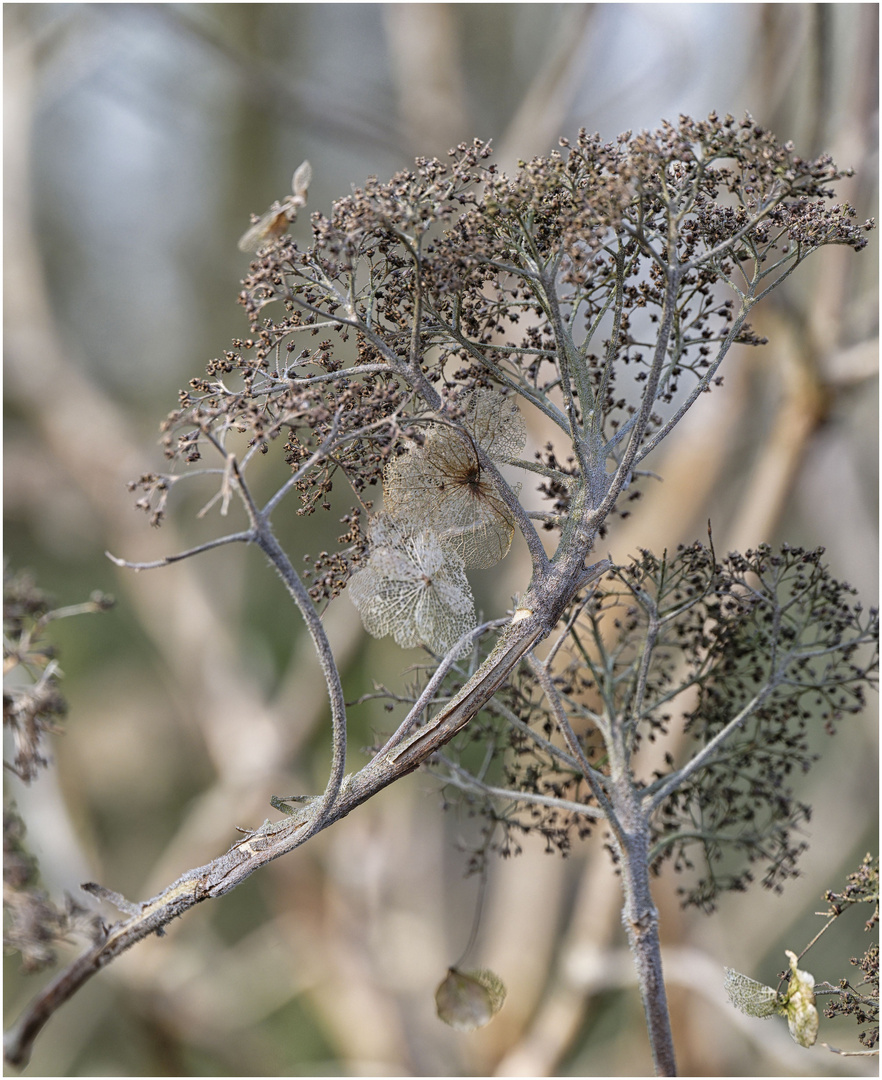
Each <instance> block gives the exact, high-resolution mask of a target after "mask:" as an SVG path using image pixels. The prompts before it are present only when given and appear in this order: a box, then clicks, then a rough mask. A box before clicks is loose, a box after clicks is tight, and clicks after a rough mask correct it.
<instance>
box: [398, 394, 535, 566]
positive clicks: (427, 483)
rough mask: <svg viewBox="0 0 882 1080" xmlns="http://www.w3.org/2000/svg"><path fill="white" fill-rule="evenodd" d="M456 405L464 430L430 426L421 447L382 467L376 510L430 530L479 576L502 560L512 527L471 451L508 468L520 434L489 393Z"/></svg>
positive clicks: (510, 405) (502, 402) (513, 413)
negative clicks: (381, 507) (380, 503)
mask: <svg viewBox="0 0 882 1080" xmlns="http://www.w3.org/2000/svg"><path fill="white" fill-rule="evenodd" d="M461 403H462V404H464V406H465V407H464V412H463V417H462V422H461V423H462V428H463V429H464V430H457V428H456V427H453V426H451V425H449V424H444V423H437V424H432V425H431V426H430V427H429V428H428V430H427V432H426V437H425V442H424V443H423V445H422V446H417V445H416V444H413V443H412V444H410V445H409V446H408V448H407V450H406V451H405V453H403V454H401V455H400V456H399V457H397V458H393V459H392V460H391V461H390V462H389V464H388V465H387V466H386V470H385V473H384V476H383V504H384V507H385V509H386V511H387V512H388V513H390V514H392V515H393V516H394V517H396V518H398V519H399V520H402V521H419V522H420V523H421V524H425V525H428V526H430V527H431V528H432V529H433V530H435V531H436V532H437V533H438V534H439V535H440V536H443V537H444V538H445V540H447V541H448V542H449V543H450V544H451V545H452V546H453V547H455V548H456V550H457V551H458V552H459V554H460V557H461V558H462V561H463V564H464V565H465V566H466V567H468V568H469V569H483V568H485V567H488V566H493V565H494V564H495V563H497V562H499V561H500V560H501V559H503V558H504V557H505V556H506V555H507V554H508V549H509V547H510V546H511V542H512V538H513V536H514V520H513V517H512V513H511V510H510V509H509V507H508V506H507V505H506V503H505V500H504V499H503V498H502V496H501V494H500V492H499V491H498V489H497V486H496V483H495V481H494V480H493V479H492V478H491V477H490V476H489V475H488V473H487V471H486V470H485V469H483V468H482V467H481V464H480V461H479V458H478V453H477V449H476V448H477V447H480V448H481V449H482V450H483V451H484V453H486V454H487V456H488V457H489V458H491V460H493V461H494V462H498V463H500V464H501V463H504V462H507V461H511V460H512V459H513V458H515V457H516V456H517V455H518V454H519V453H520V452H521V451H522V450H523V448H524V444H525V442H526V438H527V432H526V425H525V423H524V419H523V417H522V416H521V414H520V411H519V409H518V407H517V405H516V404H515V403H514V402H513V401H509V400H508V399H507V398H505V397H504V396H503V395H502V394H500V393H498V392H497V391H495V390H484V389H478V390H474V391H471V392H470V393H469V394H467V395H464V396H463V398H462V399H461Z"/></svg>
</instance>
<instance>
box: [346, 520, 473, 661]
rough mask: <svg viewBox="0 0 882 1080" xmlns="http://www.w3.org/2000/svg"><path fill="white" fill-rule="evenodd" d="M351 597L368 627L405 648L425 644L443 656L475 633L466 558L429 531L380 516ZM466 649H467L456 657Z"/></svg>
mask: <svg viewBox="0 0 882 1080" xmlns="http://www.w3.org/2000/svg"><path fill="white" fill-rule="evenodd" d="M348 591H349V595H350V597H351V599H352V602H353V603H354V604H355V606H356V607H357V608H358V613H359V615H361V620H362V622H363V623H364V628H365V630H367V632H368V633H369V634H372V635H373V636H374V637H385V636H386V635H387V634H391V635H392V636H393V637H394V638H395V641H396V642H397V643H398V644H399V645H400V646H401V647H402V648H405V649H409V648H413V647H415V646H417V645H427V646H428V647H429V648H430V649H431V650H432V651H433V652H435V653H438V654H441V655H445V654H446V653H448V652H449V651H450V649H451V648H452V646H453V645H454V644H455V643H456V641H457V640H458V639H459V638H460V637H462V635H463V634H465V633H466V632H467V631H469V630H471V629H473V628H474V627H475V625H476V622H475V604H474V600H473V599H472V591H471V588H470V587H469V583H468V579H467V578H466V576H465V571H464V569H463V564H462V559H460V557H459V555H458V554H457V552H456V551H455V550H454V549H453V548H452V547H450V546H449V545H447V544H445V543H442V541H441V540H440V539H439V538H438V536H437V535H436V534H435V533H434V532H432V531H431V530H426V529H416V528H411V527H410V526H408V525H405V524H402V523H400V522H397V521H393V520H392V519H391V518H390V517H389V516H388V515H386V514H378V515H377V517H376V518H375V520H374V524H373V527H372V529H371V554H370V557H369V559H368V561H367V564H366V565H365V566H364V568H363V569H361V570H359V571H358V572H357V573H355V574H353V576H352V578H351V579H350V581H349V587H348ZM467 651H468V646H465V647H463V649H461V650H460V652H459V654H458V655H462V654H464V653H465V652H467Z"/></svg>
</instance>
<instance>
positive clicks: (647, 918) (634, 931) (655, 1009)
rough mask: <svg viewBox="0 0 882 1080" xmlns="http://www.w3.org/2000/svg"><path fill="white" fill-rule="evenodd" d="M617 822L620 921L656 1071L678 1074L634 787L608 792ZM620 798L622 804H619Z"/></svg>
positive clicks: (645, 836)
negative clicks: (621, 898)
mask: <svg viewBox="0 0 882 1080" xmlns="http://www.w3.org/2000/svg"><path fill="white" fill-rule="evenodd" d="M612 801H613V804H614V806H615V809H616V818H617V821H618V827H617V828H615V829H614V832H615V838H616V843H617V846H618V849H619V856H620V860H621V869H622V889H623V891H624V894H625V902H624V905H623V907H622V923H623V924H624V927H625V932H626V934H627V935H628V944H629V945H630V946H631V952H632V954H633V956H634V967H635V969H636V972H637V984H638V986H639V988H640V999H641V1001H642V1002H643V1012H644V1015H645V1017H646V1029H647V1032H648V1033H649V1045H650V1048H651V1050H652V1061H653V1065H654V1067H655V1074H656V1076H676V1075H677V1063H676V1059H675V1056H674V1040H673V1037H672V1035H671V1020H670V1015H669V1013H668V997H667V993H666V991H665V982H664V977H663V975H662V962H661V945H660V943H659V936H658V909H657V908H656V906H655V903H654V902H653V899H652V893H651V891H650V887H649V825H648V822H647V821H646V817H645V814H644V812H643V811H642V810H641V809H640V807H639V806H638V805H636V800H635V794H634V791H633V788H631V787H630V785H628V787H627V789H622V788H621V787H620V788H619V790H618V791H615V792H614V793H613V795H612ZM623 801H624V803H625V806H624V807H623V806H622V805H621V804H622V802H623Z"/></svg>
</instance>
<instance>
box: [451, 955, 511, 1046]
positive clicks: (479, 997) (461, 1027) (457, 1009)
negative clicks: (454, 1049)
mask: <svg viewBox="0 0 882 1080" xmlns="http://www.w3.org/2000/svg"><path fill="white" fill-rule="evenodd" d="M505 994H506V990H505V985H504V984H503V982H502V980H501V979H500V978H499V976H498V975H497V974H495V973H494V972H492V971H487V970H486V969H482V970H479V971H457V969H456V968H450V969H449V970H448V972H447V977H446V978H445V979H444V981H443V982H442V983H441V985H440V986H439V987H438V989H437V990H436V991H435V1009H436V1011H437V1013H438V1018H439V1019H440V1020H443V1021H444V1023H445V1024H449V1025H450V1026H451V1027H452V1028H456V1030H457V1031H477V1029H478V1028H482V1027H485V1026H486V1025H487V1024H489V1023H490V1021H491V1020H492V1019H493V1017H494V1016H495V1015H496V1014H497V1013H498V1012H499V1010H500V1009H501V1008H502V1005H503V1003H504V1001H505Z"/></svg>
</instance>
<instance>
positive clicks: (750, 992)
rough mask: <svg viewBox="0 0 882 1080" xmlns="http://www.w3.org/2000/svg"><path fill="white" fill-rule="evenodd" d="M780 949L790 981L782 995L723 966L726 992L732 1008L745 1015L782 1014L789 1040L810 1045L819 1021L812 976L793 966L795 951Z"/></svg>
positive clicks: (796, 960)
mask: <svg viewBox="0 0 882 1080" xmlns="http://www.w3.org/2000/svg"><path fill="white" fill-rule="evenodd" d="M784 952H785V955H786V956H787V959H788V961H789V963H790V982H789V983H788V985H787V990H786V991H785V992H784V993H783V994H779V993H777V992H776V991H775V990H773V989H772V987H771V986H766V985H765V984H764V983H760V982H757V981H756V980H755V979H750V978H748V976H747V975H742V974H741V972H740V971H733V970H732V969H731V968H726V975H725V982H724V985H725V987H726V993H727V994H728V995H729V1000H730V1001H731V1002H732V1004H733V1005H734V1006H735V1008H736V1009H738V1010H739V1012H743V1013H746V1014H747V1015H748V1016H759V1017H763V1018H764V1017H767V1016H774V1015H775V1013H779V1014H780V1015H781V1016H786V1017H787V1026H788V1027H789V1028H790V1036H791V1038H792V1039H793V1041H794V1042H797V1043H799V1045H800V1046H805V1047H809V1046H814V1044H815V1041H816V1039H817V1037H818V1026H819V1024H820V1018H819V1016H818V1009H817V1006H816V1005H815V979H814V976H813V975H811V974H810V973H809V972H808V971H801V970H800V969H799V968H798V967H797V962H798V959H799V958H798V957H797V955H796V953H794V952H791V951H790V949H785V950H784Z"/></svg>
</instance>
